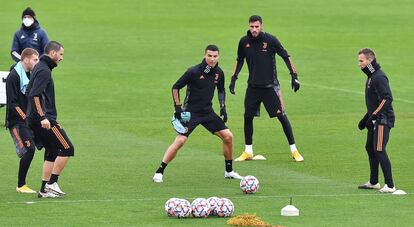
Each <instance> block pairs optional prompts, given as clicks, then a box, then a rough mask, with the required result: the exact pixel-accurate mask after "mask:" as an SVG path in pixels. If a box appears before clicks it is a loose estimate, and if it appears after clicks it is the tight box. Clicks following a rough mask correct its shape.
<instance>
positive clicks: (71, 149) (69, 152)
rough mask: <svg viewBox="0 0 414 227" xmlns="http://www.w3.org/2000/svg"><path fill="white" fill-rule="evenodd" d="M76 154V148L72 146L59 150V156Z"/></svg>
mask: <svg viewBox="0 0 414 227" xmlns="http://www.w3.org/2000/svg"><path fill="white" fill-rule="evenodd" d="M74 155H75V148H74V147H73V145H72V146H69V148H67V149H59V150H58V156H64V157H70V156H74Z"/></svg>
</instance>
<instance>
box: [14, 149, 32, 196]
mask: <svg viewBox="0 0 414 227" xmlns="http://www.w3.org/2000/svg"><path fill="white" fill-rule="evenodd" d="M27 149H28V150H27V152H26V153H25V154H24V155H23V157H22V158H21V159H20V164H19V173H18V182H17V187H19V188H20V187H22V186H23V185H25V184H26V176H27V172H28V171H29V167H30V164H31V163H32V160H33V156H34V149H33V150H32V149H29V148H27Z"/></svg>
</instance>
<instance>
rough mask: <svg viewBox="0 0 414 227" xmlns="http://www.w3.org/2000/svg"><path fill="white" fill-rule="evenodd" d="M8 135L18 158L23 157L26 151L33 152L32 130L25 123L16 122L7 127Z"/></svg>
mask: <svg viewBox="0 0 414 227" xmlns="http://www.w3.org/2000/svg"><path fill="white" fill-rule="evenodd" d="M9 131H10V135H11V137H12V138H13V142H14V145H15V146H16V154H17V156H18V157H19V158H21V157H23V155H24V154H26V152H28V151H33V152H34V149H35V148H34V141H33V132H32V130H31V129H30V128H29V127H28V126H26V125H25V124H16V125H13V126H12V127H11V128H9Z"/></svg>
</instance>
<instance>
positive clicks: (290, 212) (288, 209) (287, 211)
mask: <svg viewBox="0 0 414 227" xmlns="http://www.w3.org/2000/svg"><path fill="white" fill-rule="evenodd" d="M280 215H282V216H299V209H298V208H296V207H295V206H293V205H287V206H285V207H283V208H282V210H280Z"/></svg>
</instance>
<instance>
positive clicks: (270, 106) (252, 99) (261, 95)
mask: <svg viewBox="0 0 414 227" xmlns="http://www.w3.org/2000/svg"><path fill="white" fill-rule="evenodd" d="M262 102H263V104H264V106H265V108H266V111H267V113H268V114H269V117H276V115H277V114H278V113H284V108H283V100H282V97H281V92H280V88H279V86H277V85H275V86H274V87H270V88H252V87H250V86H249V87H247V89H246V96H245V97H244V116H245V117H255V116H258V111H259V110H260V103H262Z"/></svg>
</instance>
